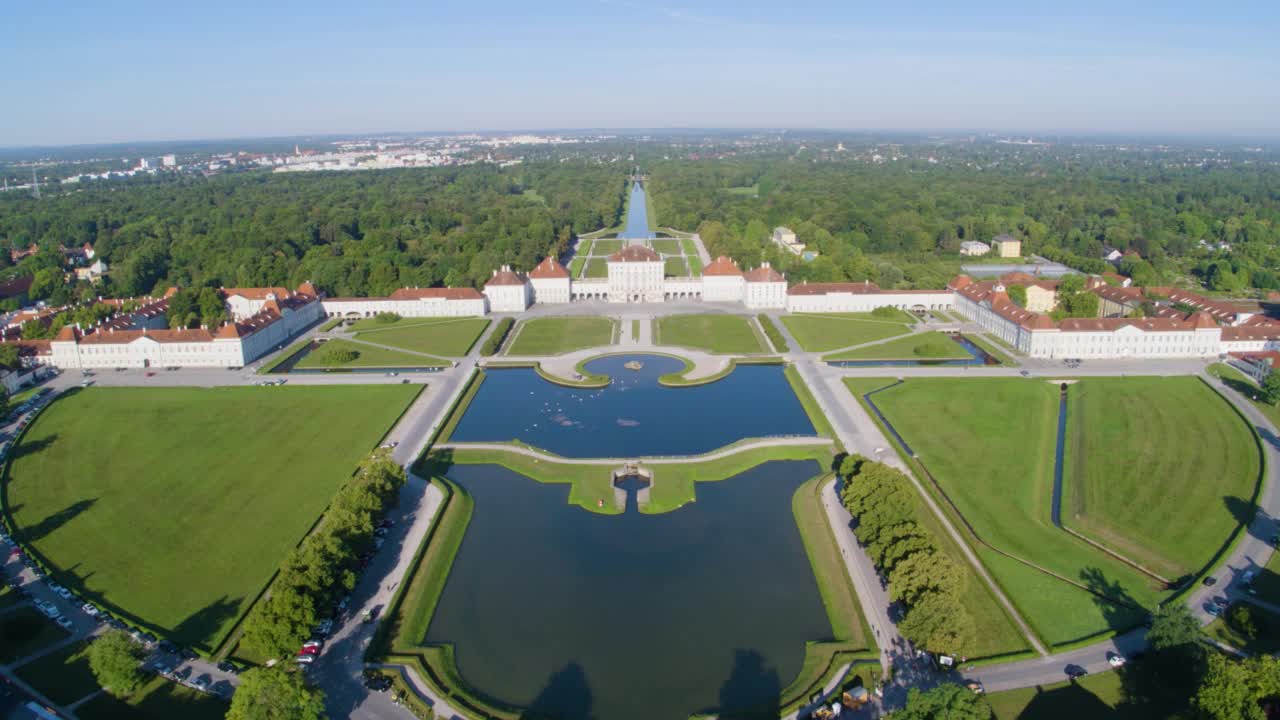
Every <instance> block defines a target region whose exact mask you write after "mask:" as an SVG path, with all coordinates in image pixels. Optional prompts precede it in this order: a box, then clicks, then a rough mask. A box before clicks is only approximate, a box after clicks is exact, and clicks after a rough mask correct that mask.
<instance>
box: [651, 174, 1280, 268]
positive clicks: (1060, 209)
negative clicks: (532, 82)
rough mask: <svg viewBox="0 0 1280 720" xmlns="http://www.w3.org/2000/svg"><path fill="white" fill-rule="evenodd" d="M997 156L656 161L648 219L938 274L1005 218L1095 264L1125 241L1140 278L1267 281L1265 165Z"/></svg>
mask: <svg viewBox="0 0 1280 720" xmlns="http://www.w3.org/2000/svg"><path fill="white" fill-rule="evenodd" d="M1006 165H1007V166H1006ZM1006 165H1002V164H1000V163H989V164H988V165H986V166H983V167H973V166H971V165H964V164H952V165H945V166H936V165H932V164H930V163H929V162H927V161H925V160H917V161H913V162H898V163H886V164H875V163H868V162H850V161H845V162H817V161H812V160H806V159H804V158H803V156H797V155H789V156H781V157H775V158H745V159H736V158H731V159H725V160H717V161H703V162H683V161H682V162H675V161H670V162H657V163H654V164H653V165H652V166H651V167H649V168H648V173H649V191H650V194H651V196H652V203H653V205H654V208H655V212H656V214H657V216H658V218H657V220H658V221H659V223H661V224H662V225H671V226H674V227H678V228H689V229H692V228H697V229H698V230H699V232H700V233H701V234H702V238H703V240H704V241H705V242H706V243H707V245H708V249H709V250H710V251H711V252H712V254H713V255H714V254H721V253H723V254H727V255H730V256H732V257H733V258H734V259H736V260H738V261H739V262H741V263H746V264H750V265H755V264H758V263H759V262H760V261H761V260H765V259H768V260H772V261H773V263H774V264H775V265H778V266H780V267H782V268H783V269H785V270H786V271H787V272H788V274H789V276H790V277H791V278H792V279H794V280H811V281H833V280H845V279H852V280H864V279H871V280H872V281H878V282H880V284H881V285H884V286H889V287H892V286H898V285H902V286H918V287H927V286H933V287H936V286H938V285H939V284H941V283H943V282H945V281H946V280H947V279H949V277H950V275H952V274H954V273H955V272H956V271H957V270H958V267H959V256H958V250H959V246H960V243H961V242H962V241H965V240H981V241H990V240H991V238H992V237H994V236H995V235H998V234H1000V233H1010V234H1012V235H1014V236H1016V237H1019V238H1021V239H1022V240H1023V252H1024V253H1037V254H1040V255H1043V256H1046V257H1049V258H1050V259H1054V260H1059V261H1061V262H1064V263H1066V264H1068V265H1072V266H1074V267H1077V268H1079V269H1081V270H1085V271H1090V272H1100V271H1102V270H1103V269H1106V268H1107V266H1106V265H1105V264H1104V262H1103V261H1102V259H1101V258H1102V255H1103V248H1104V247H1110V248H1115V249H1118V250H1120V251H1122V252H1123V251H1126V250H1134V251H1136V252H1137V253H1139V254H1140V255H1141V257H1142V258H1143V259H1142V260H1140V261H1139V260H1130V261H1128V265H1129V267H1126V268H1124V269H1126V270H1128V271H1130V272H1131V273H1133V274H1134V277H1135V279H1136V280H1139V282H1142V283H1145V284H1154V283H1172V282H1180V281H1184V282H1185V281H1191V282H1194V281H1197V280H1198V281H1200V282H1203V283H1204V285H1205V286H1207V287H1208V288H1209V289H1211V290H1218V291H1222V292H1241V291H1243V290H1246V289H1247V288H1262V289H1280V273H1277V268H1280V168H1277V167H1275V166H1274V165H1270V164H1263V163H1258V164H1252V165H1250V164H1244V163H1237V164H1234V165H1230V166H1216V167H1205V168H1202V167H1181V168H1179V167H1168V166H1162V165H1155V164H1151V165H1143V164H1139V163H1122V162H1119V161H1117V160H1115V159H1114V158H1111V159H1108V158H1107V157H1105V156H1104V157H1101V158H1097V159H1091V160H1087V161H1077V162H1069V161H1046V162H1043V163H1039V164H1028V163H1019V164H1014V163H1007V164H1006ZM777 225H786V226H788V227H790V228H791V229H793V230H795V231H796V233H797V234H798V236H799V241H800V242H803V243H806V244H807V245H809V246H810V247H811V248H812V249H815V250H818V251H819V252H820V253H821V257H819V258H818V259H816V260H814V261H812V262H808V263H806V262H803V261H801V260H799V259H798V258H795V257H794V256H791V255H789V254H786V253H784V252H781V251H779V250H778V249H776V248H774V247H772V246H771V244H770V243H769V242H768V237H769V234H770V232H771V231H772V229H773V227H775V226H777ZM1201 241H1203V242H1201ZM1222 244H1225V245H1222ZM1227 246H1229V249H1228V248H1227Z"/></svg>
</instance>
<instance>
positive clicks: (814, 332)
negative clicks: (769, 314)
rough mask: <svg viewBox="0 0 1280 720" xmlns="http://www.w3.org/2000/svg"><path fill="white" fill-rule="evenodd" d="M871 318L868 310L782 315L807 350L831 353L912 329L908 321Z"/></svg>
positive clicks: (783, 320)
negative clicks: (832, 313) (862, 311)
mask: <svg viewBox="0 0 1280 720" xmlns="http://www.w3.org/2000/svg"><path fill="white" fill-rule="evenodd" d="M870 318H871V315H870V314H869V313H856V314H845V315H804V314H801V315H783V316H782V317H781V319H782V322H783V324H784V325H786V326H787V329H788V330H790V331H791V334H792V336H794V337H795V339H796V342H798V343H800V347H801V348H802V349H803V350H804V351H805V352H828V351H830V350H838V349H840V348H845V347H849V346H850V345H860V344H862V343H868V342H872V341H875V340H885V339H887V338H891V337H896V336H898V335H905V334H907V333H908V332H910V329H909V328H908V327H907V326H906V324H905V323H901V322H895V321H893V320H878V319H870Z"/></svg>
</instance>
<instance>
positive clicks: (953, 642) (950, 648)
mask: <svg viewBox="0 0 1280 720" xmlns="http://www.w3.org/2000/svg"><path fill="white" fill-rule="evenodd" d="M898 630H899V631H900V632H901V633H902V636H903V637H904V638H906V639H907V640H910V641H911V643H912V644H913V645H915V646H916V647H920V648H924V649H926V650H929V651H932V652H941V653H949V654H953V655H968V654H969V653H971V652H973V648H974V645H975V644H976V642H977V639H978V628H977V624H976V623H975V621H974V619H973V615H971V614H969V611H968V610H967V609H965V607H964V605H963V604H962V603H961V602H960V601H959V600H958V599H957V598H956V597H954V596H953V595H950V594H945V593H928V594H926V595H924V596H923V597H921V598H920V599H919V601H918V602H916V603H915V604H913V605H911V606H910V607H909V608H907V614H906V616H905V617H904V618H903V619H902V622H901V623H899V624H898Z"/></svg>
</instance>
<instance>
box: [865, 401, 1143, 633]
mask: <svg viewBox="0 0 1280 720" xmlns="http://www.w3.org/2000/svg"><path fill="white" fill-rule="evenodd" d="M873 399H874V401H875V402H876V404H877V405H878V406H879V407H880V409H881V411H882V412H884V414H885V415H886V416H887V417H888V418H889V420H890V422H892V423H893V424H894V425H895V427H896V428H897V430H898V432H899V433H901V434H902V436H903V438H904V439H905V440H906V442H907V443H908V444H909V445H911V447H912V449H913V450H914V451H915V452H916V454H917V456H918V457H919V460H920V461H921V462H922V463H923V464H924V465H925V466H926V467H927V468H928V469H929V471H930V472H932V473H933V475H934V477H935V478H936V479H937V481H938V483H939V484H940V485H941V486H942V488H943V490H945V491H946V493H947V496H948V497H950V499H951V500H952V501H953V502H954V503H955V505H956V506H957V507H958V508H959V511H960V513H961V514H962V515H963V517H964V518H965V519H966V520H967V521H968V522H969V523H970V524H971V525H972V526H973V528H974V530H975V532H977V534H978V535H979V536H980V537H981V538H982V539H983V540H985V541H986V542H987V543H990V544H991V545H992V546H994V547H996V548H999V549H1000V550H1003V551H1004V552H1008V553H1012V554H1013V555H1016V556H1018V557H1020V558H1023V559H1026V560H1029V561H1031V562H1033V563H1036V564H1038V565H1040V566H1042V567H1045V568H1047V569H1049V570H1052V571H1054V572H1056V573H1058V574H1060V575H1062V576H1064V577H1066V578H1068V579H1070V580H1073V581H1075V582H1077V583H1082V584H1084V585H1086V586H1088V587H1091V588H1092V589H1094V590H1095V591H1096V592H1099V593H1101V594H1103V595H1104V596H1105V597H1108V598H1111V599H1113V600H1115V601H1120V602H1122V603H1123V602H1127V603H1132V604H1134V605H1140V606H1143V607H1148V608H1149V607H1152V606H1153V605H1154V604H1155V603H1156V601H1157V600H1159V599H1160V598H1162V597H1163V592H1162V591H1161V590H1160V589H1158V588H1157V587H1155V586H1156V583H1155V581H1154V580H1152V579H1151V578H1148V577H1147V576H1145V575H1142V574H1141V573H1139V572H1137V571H1136V570H1134V569H1132V568H1130V567H1129V566H1127V565H1125V564H1123V563H1121V562H1120V561H1118V560H1115V559H1114V558H1112V557H1110V556H1109V555H1107V554H1105V553H1103V552H1101V551H1100V550H1098V549H1096V548H1093V547H1091V546H1090V545H1088V544H1087V543H1085V542H1084V541H1082V540H1080V539H1078V538H1074V537H1072V536H1071V535H1070V534H1068V533H1066V532H1065V531H1063V530H1061V529H1059V528H1056V527H1054V526H1053V524H1052V521H1051V518H1050V509H1051V500H1052V490H1053V458H1054V448H1055V447H1056V430H1057V401H1058V388H1057V386H1056V385H1053V384H1050V383H1046V382H1040V381H1034V380H1023V379H1020V378H974V379H963V380H957V379H943V378H920V379H911V380H908V381H907V382H906V383H905V384H902V385H898V386H897V387H894V388H892V389H889V390H885V391H884V392H881V393H877V394H876V395H875V396H873ZM1108 460H1110V458H1108ZM984 557H986V556H984ZM986 564H987V566H988V568H989V569H990V571H991V573H992V574H993V575H994V576H995V577H996V578H997V580H998V581H999V582H1000V584H1001V585H1002V586H1003V588H1004V589H1005V591H1006V592H1007V593H1008V594H1009V595H1010V597H1011V599H1012V600H1013V602H1014V604H1015V605H1017V607H1018V608H1019V610H1020V611H1021V612H1022V613H1023V614H1024V615H1025V617H1026V619H1027V620H1028V622H1030V623H1031V624H1032V625H1033V626H1034V627H1035V628H1036V630H1037V632H1038V633H1039V634H1040V635H1041V637H1042V638H1044V639H1045V640H1046V641H1047V642H1049V643H1051V644H1062V643H1067V642H1071V641H1073V640H1078V639H1081V638H1082V637H1086V636H1088V635H1092V634H1096V633H1101V632H1105V631H1107V630H1108V629H1117V628H1124V627H1127V626H1128V625H1129V624H1130V623H1132V622H1133V621H1134V620H1135V619H1136V617H1137V614H1136V613H1135V612H1134V611H1133V610H1132V609H1126V608H1125V606H1124V605H1123V604H1117V605H1115V606H1112V605H1105V604H1104V605H1099V603H1098V602H1097V598H1095V596H1094V595H1091V594H1089V593H1086V592H1082V591H1080V590H1079V589H1078V588H1077V589H1075V590H1073V589H1072V588H1073V587H1074V586H1072V585H1069V584H1066V583H1063V582H1062V581H1060V580H1055V579H1054V578H1052V577H1051V576H1048V575H1044V574H1043V573H1035V574H1034V575H1032V574H1029V573H1028V572H1027V571H1028V570H1033V569H1030V568H1026V566H1024V565H1021V564H1018V563H1016V562H1013V561H996V562H992V561H990V560H988V561H987V563H986ZM1042 578H1043V580H1042ZM1044 581H1049V584H1048V585H1045V584H1044ZM1059 586H1061V587H1060V591H1058V590H1053V591H1050V590H1049V589H1050V588H1059Z"/></svg>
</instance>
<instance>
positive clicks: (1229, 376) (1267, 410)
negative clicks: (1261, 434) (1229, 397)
mask: <svg viewBox="0 0 1280 720" xmlns="http://www.w3.org/2000/svg"><path fill="white" fill-rule="evenodd" d="M1209 374H1210V375H1212V376H1214V377H1216V378H1218V379H1219V380H1221V381H1222V384H1223V385H1225V386H1226V387H1228V388H1230V389H1231V390H1233V391H1234V392H1237V393H1239V394H1240V396H1241V397H1243V398H1244V399H1246V400H1248V401H1249V402H1250V403H1252V404H1253V406H1254V407H1255V408H1257V409H1258V412H1261V413H1262V414H1263V415H1265V416H1266V417H1267V419H1268V420H1270V421H1271V424H1272V425H1273V426H1275V427H1276V428H1280V407H1277V406H1275V405H1272V404H1270V403H1267V402H1266V401H1264V400H1262V399H1261V397H1262V391H1261V389H1259V388H1258V386H1257V384H1256V383H1254V382H1253V381H1252V380H1250V379H1249V378H1248V377H1246V376H1245V374H1244V373H1242V372H1240V371H1239V370H1237V369H1235V368H1233V367H1231V366H1230V365H1227V364H1226V363H1214V364H1212V365H1210V366H1209Z"/></svg>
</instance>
